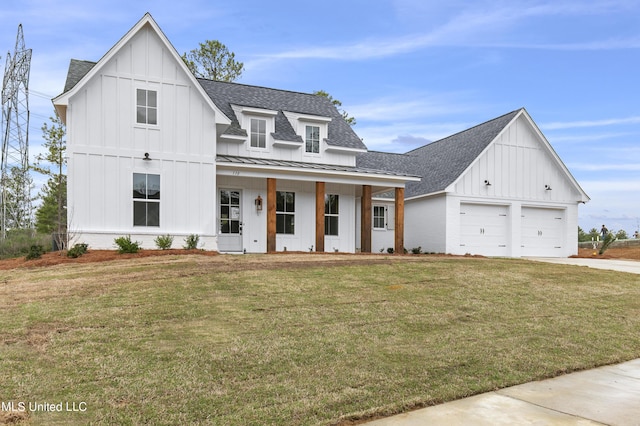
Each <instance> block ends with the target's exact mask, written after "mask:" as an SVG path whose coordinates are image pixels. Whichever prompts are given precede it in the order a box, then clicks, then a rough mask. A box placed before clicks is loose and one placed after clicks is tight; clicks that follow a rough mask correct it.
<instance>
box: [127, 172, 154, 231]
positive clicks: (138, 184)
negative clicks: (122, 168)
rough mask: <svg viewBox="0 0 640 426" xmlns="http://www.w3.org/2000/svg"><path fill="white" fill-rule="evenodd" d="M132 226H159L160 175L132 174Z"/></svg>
mask: <svg viewBox="0 0 640 426" xmlns="http://www.w3.org/2000/svg"><path fill="white" fill-rule="evenodd" d="M133 226H160V175H152V174H145V173H134V174H133Z"/></svg>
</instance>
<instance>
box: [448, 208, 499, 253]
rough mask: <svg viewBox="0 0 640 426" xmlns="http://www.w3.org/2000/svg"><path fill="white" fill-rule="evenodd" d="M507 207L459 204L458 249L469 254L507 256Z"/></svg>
mask: <svg viewBox="0 0 640 426" xmlns="http://www.w3.org/2000/svg"><path fill="white" fill-rule="evenodd" d="M508 241H509V207H508V206H499V205H491V204H471V203H461V204H460V249H461V251H463V252H465V253H469V254H481V255H484V256H509V255H510V248H509V244H508Z"/></svg>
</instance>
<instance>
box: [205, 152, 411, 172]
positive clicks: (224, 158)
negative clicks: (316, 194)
mask: <svg viewBox="0 0 640 426" xmlns="http://www.w3.org/2000/svg"><path fill="white" fill-rule="evenodd" d="M216 163H218V164H220V163H228V164H244V165H254V166H270V167H282V168H283V169H291V168H297V169H307V170H321V171H322V170H325V171H334V172H347V173H360V174H369V175H370V174H377V175H386V176H400V177H409V178H416V177H418V176H414V175H411V174H404V173H397V172H392V171H388V170H376V169H369V168H363V167H351V166H339V165H335V164H320V163H305V162H301V161H289V160H274V159H267V158H254V157H239V156H235V155H221V154H218V155H217V156H216Z"/></svg>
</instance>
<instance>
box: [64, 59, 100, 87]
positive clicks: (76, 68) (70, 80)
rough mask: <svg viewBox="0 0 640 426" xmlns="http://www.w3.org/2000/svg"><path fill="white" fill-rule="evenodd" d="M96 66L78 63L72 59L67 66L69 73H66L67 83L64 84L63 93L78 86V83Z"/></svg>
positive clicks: (82, 62) (85, 62) (87, 62)
mask: <svg viewBox="0 0 640 426" xmlns="http://www.w3.org/2000/svg"><path fill="white" fill-rule="evenodd" d="M95 65H96V62H90V61H80V60H78V59H72V60H71V63H70V64H69V71H68V72H67V81H66V82H65V83H64V92H62V93H66V92H68V91H69V90H71V89H73V87H74V86H75V85H76V84H78V82H79V81H80V80H81V79H82V77H84V76H85V75H87V73H88V72H89V71H91V68H93V67H94V66H95Z"/></svg>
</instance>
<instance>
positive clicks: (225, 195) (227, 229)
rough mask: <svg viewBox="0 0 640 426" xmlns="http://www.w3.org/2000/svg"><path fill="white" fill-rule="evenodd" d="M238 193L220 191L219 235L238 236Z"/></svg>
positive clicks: (239, 228)
mask: <svg viewBox="0 0 640 426" xmlns="http://www.w3.org/2000/svg"><path fill="white" fill-rule="evenodd" d="M241 221H242V216H241V214H240V191H229V190H226V189H222V190H220V233H221V234H240V233H241V232H242V227H241V226H240V223H241Z"/></svg>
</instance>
